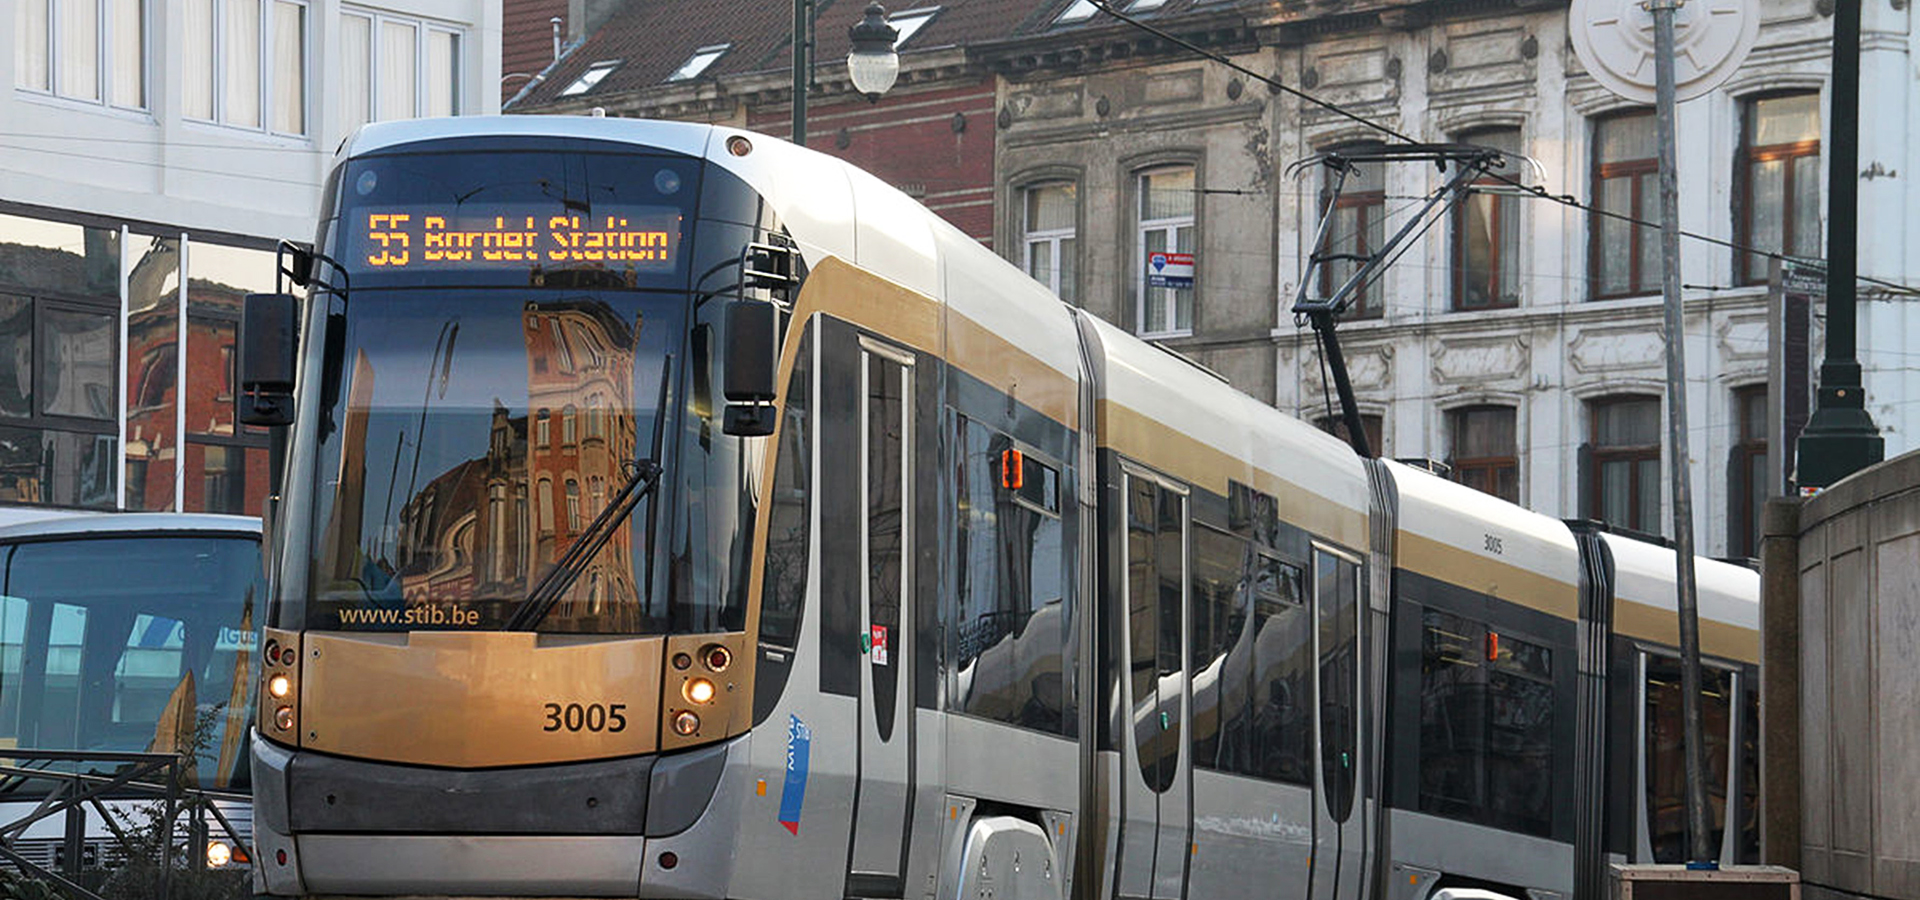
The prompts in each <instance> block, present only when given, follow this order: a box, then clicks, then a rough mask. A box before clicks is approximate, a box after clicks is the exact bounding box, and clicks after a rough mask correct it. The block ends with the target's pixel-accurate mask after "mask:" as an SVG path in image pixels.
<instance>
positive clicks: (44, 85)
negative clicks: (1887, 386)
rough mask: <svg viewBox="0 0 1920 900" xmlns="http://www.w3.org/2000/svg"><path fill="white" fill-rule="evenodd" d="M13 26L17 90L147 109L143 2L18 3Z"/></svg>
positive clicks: (45, 0)
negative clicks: (15, 38) (17, 30)
mask: <svg viewBox="0 0 1920 900" xmlns="http://www.w3.org/2000/svg"><path fill="white" fill-rule="evenodd" d="M16 25H17V27H18V29H19V34H20V37H19V41H18V42H17V43H16V44H15V46H14V54H15V55H14V77H15V80H14V83H15V84H16V85H17V86H19V87H21V88H24V89H26V90H30V91H38V92H40V93H46V94H54V95H56V96H60V97H66V98H69V99H72V100H85V101H89V102H93V103H104V104H106V105H108V106H118V107H122V108H125V109H145V108H146V105H147V4H146V0H21V2H20V14H19V16H18V20H17V22H16Z"/></svg>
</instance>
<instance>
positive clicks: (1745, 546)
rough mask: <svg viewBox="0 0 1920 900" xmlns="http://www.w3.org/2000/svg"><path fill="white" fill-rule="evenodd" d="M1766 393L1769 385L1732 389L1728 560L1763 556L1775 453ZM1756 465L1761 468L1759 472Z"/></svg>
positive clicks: (1752, 385)
mask: <svg viewBox="0 0 1920 900" xmlns="http://www.w3.org/2000/svg"><path fill="white" fill-rule="evenodd" d="M1767 393H1768V391H1767V384H1766V382H1760V383H1759V384H1748V385H1741V386H1740V387H1736V388H1734V389H1733V416H1732V419H1733V453H1732V457H1733V459H1732V465H1730V466H1728V469H1729V472H1728V476H1729V478H1728V480H1729V485H1728V486H1729V488H1730V490H1729V491H1728V497H1729V499H1730V500H1731V503H1730V504H1729V506H1730V508H1729V509H1728V511H1727V513H1728V514H1727V555H1728V556H1734V557H1747V558H1750V559H1751V558H1758V557H1759V555H1760V510H1761V508H1762V506H1763V505H1764V504H1765V503H1766V502H1767V498H1768V497H1769V496H1770V495H1771V493H1772V492H1771V491H1770V490H1765V488H1767V487H1769V486H1770V485H1768V478H1769V474H1768V472H1767V457H1768V453H1769V452H1770V451H1771V450H1772V447H1771V444H1772V442H1771V441H1770V440H1769V437H1770V434H1769V428H1770V424H1771V423H1770V421H1769V419H1770V416H1769V415H1768V402H1769V400H1770V398H1769V397H1768V396H1767ZM1756 396H1757V397H1758V398H1759V400H1760V408H1759V411H1758V412H1759V421H1758V422H1755V421H1753V418H1752V416H1750V415H1749V413H1751V412H1752V411H1753V407H1752V405H1751V404H1752V401H1753V400H1754V398H1755V397H1756ZM1755 435H1758V436H1757V437H1756V436H1755ZM1756 465H1757V466H1758V467H1759V471H1757V472H1756V471H1755V467H1756ZM1755 483H1759V484H1760V485H1761V486H1762V488H1763V490H1762V492H1761V493H1760V494H1759V495H1758V496H1756V495H1755V494H1754V492H1753V491H1752V490H1751V488H1752V487H1753V486H1754V484H1755Z"/></svg>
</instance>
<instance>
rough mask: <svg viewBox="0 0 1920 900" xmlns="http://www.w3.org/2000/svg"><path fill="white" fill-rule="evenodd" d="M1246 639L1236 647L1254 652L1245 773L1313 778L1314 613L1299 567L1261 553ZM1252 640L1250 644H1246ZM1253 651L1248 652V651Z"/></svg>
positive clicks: (1301, 781)
mask: <svg viewBox="0 0 1920 900" xmlns="http://www.w3.org/2000/svg"><path fill="white" fill-rule="evenodd" d="M1256 565H1257V568H1256V569H1255V572H1254V585H1253V587H1254V590H1253V621H1252V628H1251V630H1250V631H1249V632H1248V635H1247V636H1248V638H1249V641H1248V642H1243V643H1242V644H1241V645H1240V646H1237V647H1235V648H1234V653H1235V654H1236V655H1242V654H1244V655H1245V656H1247V657H1250V659H1249V660H1248V662H1249V663H1250V665H1249V666H1248V669H1249V670H1250V672H1251V675H1252V683H1251V684H1250V685H1249V686H1248V690H1247V701H1248V702H1247V708H1246V710H1245V711H1244V712H1242V713H1241V715H1243V716H1245V717H1246V719H1247V734H1248V739H1249V743H1250V744H1251V747H1250V748H1249V750H1250V753H1251V756H1252V759H1251V760H1250V762H1251V765H1250V766H1249V767H1248V768H1247V769H1246V770H1245V771H1246V774H1249V775H1256V776H1259V777H1261V778H1267V779H1271V780H1274V781H1285V782H1290V783H1293V784H1312V783H1313V663H1314V660H1313V613H1312V610H1310V609H1309V608H1308V607H1307V590H1306V577H1305V574H1304V573H1303V572H1302V570H1301V569H1300V568H1299V567H1298V566H1293V565H1288V564H1287V563H1284V562H1281V561H1280V560H1278V559H1274V558H1272V557H1269V556H1266V555H1264V554H1263V555H1260V556H1259V557H1258V559H1257V562H1256ZM1247 643H1251V646H1250V647H1249V646H1247ZM1249 651H1250V652H1249Z"/></svg>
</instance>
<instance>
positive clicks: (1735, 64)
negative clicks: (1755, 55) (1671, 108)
mask: <svg viewBox="0 0 1920 900" xmlns="http://www.w3.org/2000/svg"><path fill="white" fill-rule="evenodd" d="M1670 2H1677V3H1678V8H1677V9H1676V10H1675V11H1674V16H1673V32H1674V34H1673V47H1674V67H1673V83H1674V88H1675V90H1674V95H1675V97H1676V98H1678V99H1680V100H1691V99H1693V98H1695V97H1698V96H1700V95H1702V94H1705V93H1707V92H1708V91H1711V90H1713V89H1714V88H1716V87H1719V86H1720V84H1721V83H1722V82H1724V81H1726V80H1727V77H1728V76H1730V75H1732V74H1733V71H1734V70H1735V69H1737V68H1739V67H1740V63H1741V62H1743V61H1744V60H1745V59H1746V58H1747V52H1748V51H1749V50H1752V49H1753V43H1754V41H1755V40H1757V39H1758V38H1759V36H1760V10H1759V4H1756V3H1753V2H1752V0H1670ZM1568 27H1569V28H1570V29H1571V30H1572V37H1573V50H1574V52H1575V53H1576V54H1578V55H1579V57H1580V62H1581V64H1582V65H1584V66H1586V67H1587V72H1588V73H1589V74H1591V75H1592V76H1593V78H1594V80H1595V81H1598V82H1600V83H1601V84H1602V85H1604V86H1605V87H1606V88H1607V89H1608V90H1611V91H1613V92H1614V93H1616V94H1619V95H1620V96H1622V97H1626V98H1628V99H1630V100H1637V101H1639V102H1641V103H1652V102H1653V101H1654V55H1653V13H1652V12H1649V11H1648V10H1647V9H1646V3H1645V0H1573V9H1572V10H1571V12H1570V13H1569V14H1568Z"/></svg>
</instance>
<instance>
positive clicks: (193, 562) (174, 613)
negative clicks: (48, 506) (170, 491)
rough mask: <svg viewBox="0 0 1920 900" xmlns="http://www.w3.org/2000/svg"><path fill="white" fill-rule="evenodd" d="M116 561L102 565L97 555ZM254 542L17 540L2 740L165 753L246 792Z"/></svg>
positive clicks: (5, 626)
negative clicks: (179, 753) (192, 755)
mask: <svg viewBox="0 0 1920 900" xmlns="http://www.w3.org/2000/svg"><path fill="white" fill-rule="evenodd" d="M101 560H113V561H114V564H113V565H112V566H102V565H100V561H101ZM259 560H260V557H259V550H258V544H257V542H256V541H254V540H253V539H252V538H221V537H209V536H198V535H196V536H179V537H159V536H147V537H110V538H92V537H87V538H76V539H72V540H48V541H38V542H32V543H24V544H20V545H18V546H16V547H14V548H13V551H12V553H11V554H10V556H9V558H8V563H7V565H6V582H5V592H6V596H5V597H4V599H0V642H4V647H0V651H3V652H0V697H4V699H3V700H0V746H12V747H23V748H33V749H41V750H82V751H85V750H100V751H133V752H158V753H171V752H174V751H175V750H177V749H186V748H193V749H194V750H195V751H196V755H197V760H198V773H197V774H198V775H199V776H200V781H201V783H202V784H203V786H206V787H215V788H231V789H242V788H244V786H245V783H246V769H247V764H246V761H245V759H244V756H245V754H243V753H237V752H234V750H235V748H237V747H238V746H239V743H238V738H239V737H240V736H242V735H244V733H245V729H246V725H247V719H248V717H249V713H250V711H251V709H252V702H251V690H252V679H251V678H249V677H248V675H247V670H248V666H249V665H250V664H251V662H252V655H253V644H254V632H253V622H254V619H253V618H252V613H251V609H252V603H253V598H254V594H255V591H256V589H257V587H258V585H257V581H256V580H257V578H258V577H259Z"/></svg>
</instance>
